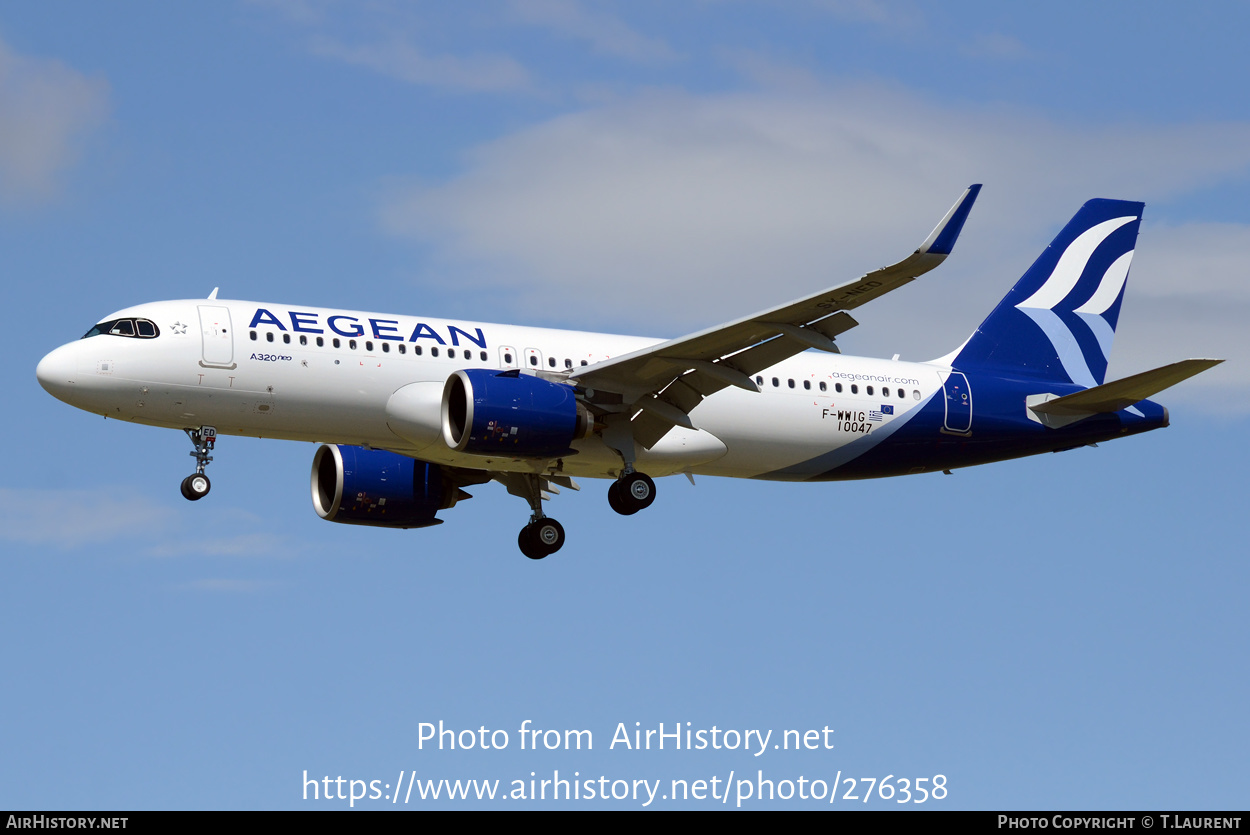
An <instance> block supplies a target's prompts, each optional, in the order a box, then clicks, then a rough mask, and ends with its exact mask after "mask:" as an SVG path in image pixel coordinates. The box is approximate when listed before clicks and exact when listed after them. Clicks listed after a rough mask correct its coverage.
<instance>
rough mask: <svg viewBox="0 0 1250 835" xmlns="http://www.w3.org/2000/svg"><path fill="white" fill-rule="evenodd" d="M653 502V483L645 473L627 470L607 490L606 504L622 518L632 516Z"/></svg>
mask: <svg viewBox="0 0 1250 835" xmlns="http://www.w3.org/2000/svg"><path fill="white" fill-rule="evenodd" d="M653 501H655V482H654V481H652V480H651V477H650V476H649V475H647V474H646V473H640V472H637V471H634V470H628V471H626V472H625V473H623V474H622V475H621V477H620V478H618V479H617V480H616V481H614V482H612V486H611V487H609V488H608V504H610V505H611V506H612V509H613V510H615V511H616V512H617V513H619V514H621V515H622V516H632V515H634V514H635V513H637V512H638V511H640V510H644V509H645V508H648V507H650V506H651V503H652V502H653Z"/></svg>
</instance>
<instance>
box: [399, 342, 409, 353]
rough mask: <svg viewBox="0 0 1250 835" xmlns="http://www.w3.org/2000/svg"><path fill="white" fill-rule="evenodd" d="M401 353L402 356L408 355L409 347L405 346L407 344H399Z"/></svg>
mask: <svg viewBox="0 0 1250 835" xmlns="http://www.w3.org/2000/svg"><path fill="white" fill-rule="evenodd" d="M399 353H401V354H406V353H408V346H407V345H405V344H404V343H402V342H401V343H399Z"/></svg>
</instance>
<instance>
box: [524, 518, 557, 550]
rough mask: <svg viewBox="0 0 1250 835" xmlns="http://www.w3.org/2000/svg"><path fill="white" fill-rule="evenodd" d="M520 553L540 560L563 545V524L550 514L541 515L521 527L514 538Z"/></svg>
mask: <svg viewBox="0 0 1250 835" xmlns="http://www.w3.org/2000/svg"><path fill="white" fill-rule="evenodd" d="M516 542H517V545H519V546H520V548H521V553H522V554H524V555H525V556H527V557H529V558H530V559H531V560H541V559H542V558H543V557H546V556H549V555H551V554H554V553H555V552H556V551H559V550H560V548H561V547H563V545H564V526H563V525H561V524H560V523H559V522H557V521H556V520H555V519H552V518H551V517H550V516H542V517H539V518H537V519H533V520H532V521H530V523H529V524H528V525H526V526H525V527H523V528H521V533H519V534H518V535H517V538H516Z"/></svg>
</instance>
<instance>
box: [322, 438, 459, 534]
mask: <svg viewBox="0 0 1250 835" xmlns="http://www.w3.org/2000/svg"><path fill="white" fill-rule="evenodd" d="M457 493H458V491H457V490H456V488H455V487H453V486H449V485H446V484H445V483H444V480H443V474H442V471H441V470H440V469H439V467H438V465H437V464H429V463H427V462H425V461H417V460H415V459H412V458H408V457H407V456H404V455H399V454H398V453H394V452H387V451H386V450H382V449H365V448H364V447H358V446H342V445H337V444H336V445H329V444H327V445H324V446H322V447H321V448H319V449H318V450H317V454H316V455H315V456H313V465H312V502H313V509H315V510H316V511H317V515H318V516H320V517H321V518H322V519H326V520H328V521H330V522H345V523H347V524H349V525H375V526H378V527H384V528H425V527H429V526H430V525H441V524H442V520H441V519H435V518H434V514H435V513H436V512H437V511H438V510H439V509H441V508H443V507H450V506H451V505H452V504H454V503H455V497H456V496H457ZM448 499H450V500H449V501H448Z"/></svg>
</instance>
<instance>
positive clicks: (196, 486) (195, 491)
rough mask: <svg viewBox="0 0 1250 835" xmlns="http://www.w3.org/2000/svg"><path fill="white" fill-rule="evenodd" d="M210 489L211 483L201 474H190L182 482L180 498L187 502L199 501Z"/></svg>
mask: <svg viewBox="0 0 1250 835" xmlns="http://www.w3.org/2000/svg"><path fill="white" fill-rule="evenodd" d="M212 488H213V484H212V482H210V481H209V480H208V476H206V475H204V474H203V473H192V474H191V475H189V476H187V477H186V478H184V479H183V480H182V488H181V489H182V496H183V498H185V499H186V500H187V501H191V502H197V501H199V500H200V499H202V498H204V497H205V496H207V495H208V491H209V490H211V489H212Z"/></svg>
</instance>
